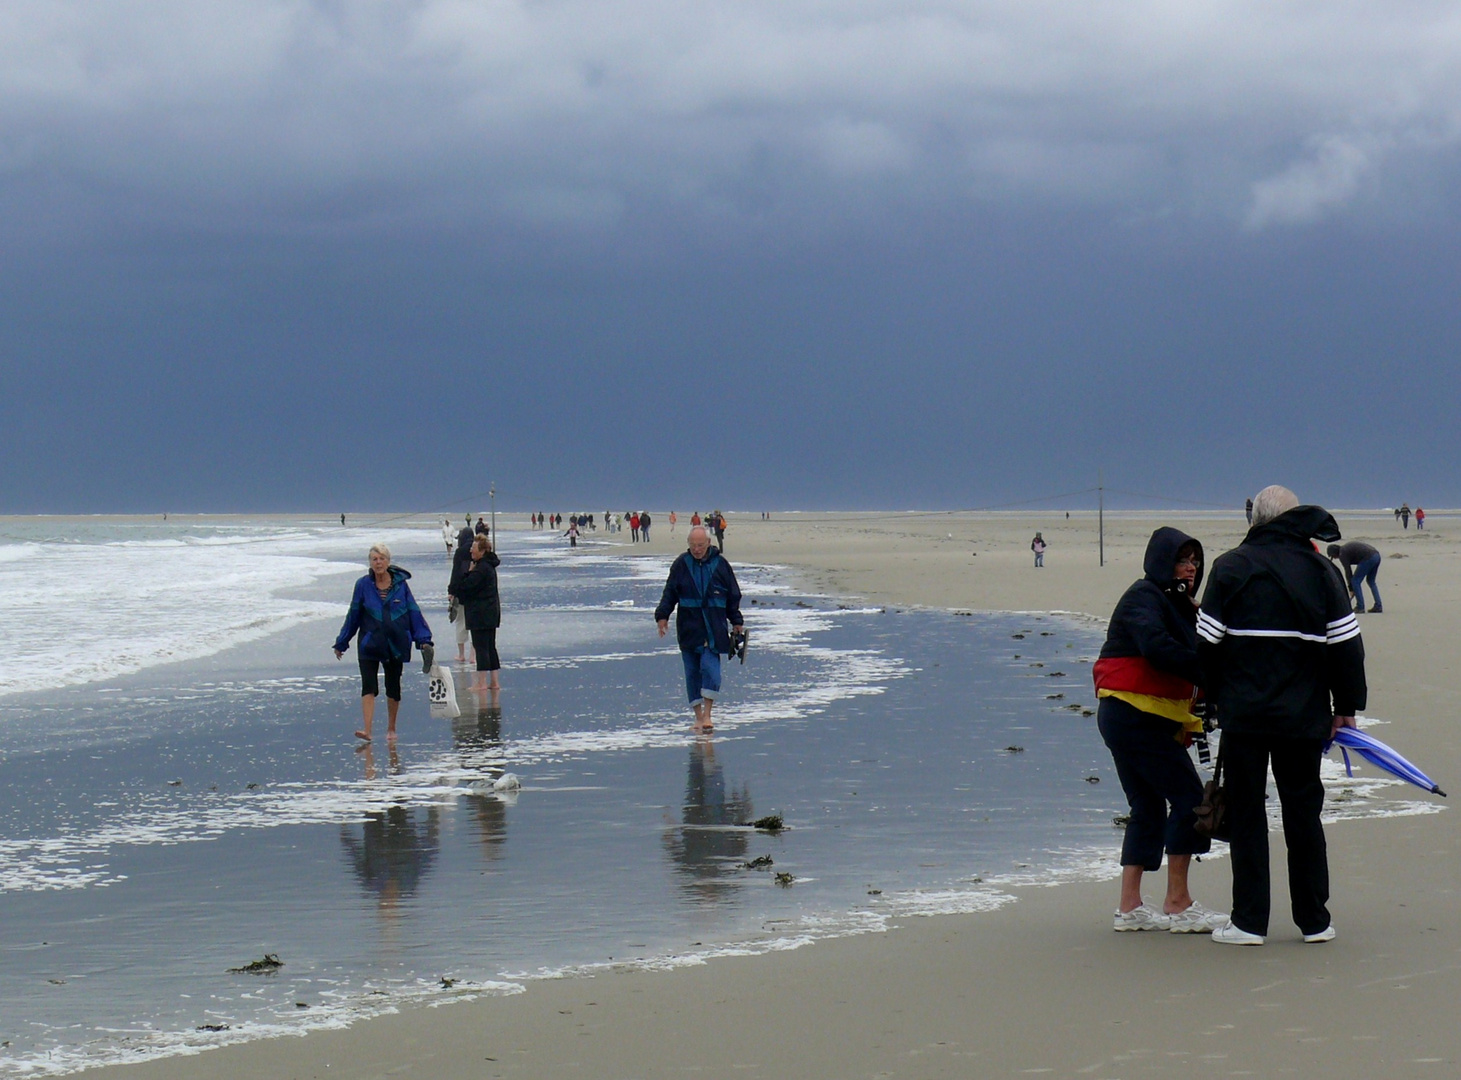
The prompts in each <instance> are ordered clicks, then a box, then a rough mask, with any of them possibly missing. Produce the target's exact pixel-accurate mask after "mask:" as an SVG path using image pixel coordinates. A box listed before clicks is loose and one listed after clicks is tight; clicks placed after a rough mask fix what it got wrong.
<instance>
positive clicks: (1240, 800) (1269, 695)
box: [1197, 485, 1366, 945]
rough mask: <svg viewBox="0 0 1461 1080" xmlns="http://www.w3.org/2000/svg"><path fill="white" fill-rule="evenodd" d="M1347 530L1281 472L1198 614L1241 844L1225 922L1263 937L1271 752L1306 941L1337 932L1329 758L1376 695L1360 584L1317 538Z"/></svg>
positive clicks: (1226, 937) (1250, 938) (1236, 934)
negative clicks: (1358, 600)
mask: <svg viewBox="0 0 1461 1080" xmlns="http://www.w3.org/2000/svg"><path fill="white" fill-rule="evenodd" d="M1339 539H1340V535H1339V526H1338V525H1336V524H1335V521H1334V518H1333V517H1332V516H1331V515H1330V514H1329V512H1328V511H1326V510H1325V509H1324V508H1323V507H1322V506H1300V505H1299V500H1298V498H1297V496H1295V495H1294V493H1293V492H1292V491H1290V490H1288V489H1287V488H1284V487H1279V486H1278V485H1274V486H1272V487H1267V488H1264V489H1263V490H1262V491H1260V492H1259V493H1258V495H1257V496H1256V497H1255V498H1254V500H1253V527H1252V528H1251V529H1249V530H1248V535H1247V536H1246V537H1244V539H1243V542H1242V543H1241V544H1239V545H1238V547H1236V548H1234V549H1233V550H1232V551H1229V552H1227V553H1226V554H1224V555H1223V556H1222V557H1221V558H1219V559H1218V560H1217V562H1216V563H1215V564H1214V565H1213V568H1212V577H1211V579H1210V580H1209V581H1208V584H1207V591H1206V592H1205V593H1203V597H1202V610H1201V611H1200V612H1199V613H1198V616H1197V633H1198V637H1199V639H1200V643H1199V654H1200V657H1201V660H1202V667H1203V676H1204V681H1203V685H1204V687H1205V689H1206V691H1207V693H1208V695H1209V697H1210V698H1211V699H1212V701H1213V702H1214V704H1215V705H1216V707H1217V714H1218V722H1219V723H1220V725H1221V727H1222V746H1221V751H1220V752H1221V754H1222V760H1223V773H1224V776H1225V777H1226V785H1227V807H1228V820H1229V822H1230V826H1229V827H1230V830H1231V835H1232V839H1231V847H1230V850H1231V853H1232V858H1233V917H1232V920H1231V922H1230V923H1229V925H1228V926H1226V927H1223V928H1221V929H1219V930H1218V931H1217V932H1215V933H1214V934H1213V940H1215V941H1219V942H1222V943H1223V944H1227V945H1262V944H1263V939H1264V936H1265V935H1266V934H1267V933H1268V917H1269V902H1270V901H1269V878H1268V813H1267V810H1266V808H1265V806H1264V799H1265V797H1266V793H1267V787H1268V773H1269V769H1270V766H1271V767H1272V770H1273V780H1274V785H1275V786H1276V787H1277V789H1278V799H1279V803H1280V805H1281V806H1282V808H1283V834H1284V843H1285V846H1286V847H1287V848H1288V874H1289V899H1290V903H1291V905H1292V912H1293V918H1294V922H1295V923H1296V924H1297V925H1298V927H1299V930H1300V932H1301V933H1302V934H1303V937H1304V940H1305V941H1306V942H1324V941H1331V940H1333V938H1334V926H1333V924H1332V923H1331V922H1330V920H1329V908H1328V904H1329V857H1328V851H1327V848H1326V846H1325V839H1324V826H1323V825H1322V824H1321V823H1320V820H1319V814H1320V812H1321V811H1322V810H1323V808H1324V785H1323V783H1322V782H1321V781H1320V779H1319V759H1320V757H1321V756H1322V755H1323V753H1324V744H1325V741H1326V740H1328V739H1330V738H1332V737H1333V734H1334V732H1336V731H1337V730H1339V728H1341V727H1354V726H1355V721H1354V716H1355V713H1356V712H1357V711H1359V710H1360V709H1363V708H1364V707H1365V693H1366V688H1365V647H1364V644H1363V642H1362V641H1361V640H1360V624H1359V620H1358V619H1356V618H1355V614H1354V611H1353V610H1351V608H1350V606H1349V590H1348V589H1347V588H1346V587H1345V584H1344V579H1343V578H1341V577H1340V575H1339V571H1338V570H1336V569H1335V567H1334V564H1333V563H1331V562H1330V561H1329V560H1328V559H1326V558H1325V557H1324V556H1323V555H1321V554H1319V552H1318V551H1317V550H1315V547H1314V541H1315V540H1321V541H1324V542H1326V543H1332V542H1334V541H1337V540H1339Z"/></svg>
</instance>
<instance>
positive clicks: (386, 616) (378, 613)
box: [335, 544, 434, 742]
mask: <svg viewBox="0 0 1461 1080" xmlns="http://www.w3.org/2000/svg"><path fill="white" fill-rule="evenodd" d="M410 580H411V575H410V573H408V572H407V571H405V570H402V569H401V568H400V567H399V566H392V565H391V549H390V548H388V547H386V546H385V545H384V544H375V545H373V546H372V547H371V549H370V573H368V574H366V575H365V576H364V577H362V578H361V579H360V580H359V581H357V582H356V583H355V593H354V595H352V596H351V597H350V610H349V612H347V613H346V615H345V623H344V625H343V626H341V627H340V634H339V636H338V637H336V638H335V659H336V660H338V659H340V658H341V657H342V656H344V655H345V650H346V649H348V648H350V639H351V638H352V637H354V636H355V633H356V631H359V632H360V640H359V641H358V642H356V645H355V650H356V652H357V653H358V654H359V657H360V684H361V687H360V718H361V723H360V730H359V731H357V732H356V733H355V737H356V738H357V739H363V740H364V741H366V742H370V727H371V722H372V721H373V720H374V719H375V699H376V698H377V697H378V696H379V695H380V681H379V680H380V670H381V668H382V667H384V668H385V673H386V708H387V711H388V715H389V719H388V721H387V723H386V738H387V739H395V737H396V713H397V712H398V711H399V709H400V707H401V669H402V668H403V667H404V666H405V665H406V664H408V663H410V662H411V644H412V642H414V643H415V644H417V645H419V646H421V652H422V654H423V655H424V656H425V657H426V660H427V663H428V664H429V663H430V662H431V659H432V653H433V651H434V650H433V648H432V644H431V627H429V626H427V625H426V620H425V619H424V618H422V617H421V609H420V608H419V607H417V606H416V598H415V597H414V596H412V595H411V586H409V585H407V584H406V582H408V581H410Z"/></svg>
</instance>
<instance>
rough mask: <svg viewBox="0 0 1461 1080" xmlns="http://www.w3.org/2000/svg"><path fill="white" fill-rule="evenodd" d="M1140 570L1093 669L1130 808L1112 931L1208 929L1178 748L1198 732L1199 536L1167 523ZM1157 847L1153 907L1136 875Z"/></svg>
mask: <svg viewBox="0 0 1461 1080" xmlns="http://www.w3.org/2000/svg"><path fill="white" fill-rule="evenodd" d="M1143 569H1144V571H1145V573H1146V576H1145V577H1143V578H1142V579H1141V580H1140V581H1138V582H1136V583H1134V584H1133V585H1132V586H1131V588H1129V589H1127V590H1126V593H1125V594H1124V595H1123V596H1122V597H1121V600H1120V602H1119V603H1118V604H1117V605H1116V610H1115V612H1113V613H1112V615H1111V623H1110V626H1109V628H1108V630H1107V633H1106V643H1105V644H1104V645H1103V646H1102V647H1101V655H1100V657H1099V658H1098V659H1097V661H1096V664H1095V668H1094V671H1093V675H1094V678H1095V683H1096V696H1097V698H1098V699H1099V701H1100V704H1099V705H1098V706H1097V713H1096V723H1097V726H1098V727H1099V728H1100V731H1101V738H1102V739H1103V740H1105V743H1106V746H1107V747H1108V748H1109V749H1110V751H1111V757H1112V759H1113V760H1114V761H1115V764H1116V775H1117V776H1118V777H1120V779H1121V787H1122V789H1123V790H1124V791H1125V792H1126V800H1127V802H1128V803H1129V804H1130V806H1131V816H1130V818H1129V819H1128V821H1127V824H1126V836H1125V838H1124V839H1123V841H1122V844H1121V902H1120V905H1119V906H1118V907H1117V909H1116V915H1115V919H1114V926H1115V928H1116V929H1117V930H1123V931H1124V930H1170V931H1172V932H1173V933H1179V934H1181V933H1188V934H1195V933H1211V932H1212V931H1213V930H1214V929H1215V928H1217V927H1220V926H1222V925H1223V924H1224V923H1225V922H1226V921H1227V916H1226V915H1224V914H1222V913H1220V912H1216V911H1211V910H1209V909H1208V908H1205V907H1203V906H1202V905H1201V904H1198V903H1197V902H1195V901H1194V900H1193V899H1192V893H1191V892H1190V891H1189V889H1188V884H1187V875H1188V870H1189V869H1190V867H1191V863H1192V856H1193V855H1200V854H1203V853H1204V852H1206V851H1207V850H1208V848H1209V847H1210V846H1211V841H1210V840H1208V838H1207V837H1205V836H1202V835H1200V834H1199V833H1197V831H1196V830H1195V829H1194V827H1193V826H1194V825H1195V824H1196V817H1195V816H1194V814H1193V812H1192V811H1193V808H1194V807H1195V806H1197V804H1198V803H1199V802H1201V801H1202V781H1201V780H1199V779H1198V776H1197V769H1196V767H1195V766H1194V765H1193V764H1192V758H1191V756H1190V755H1189V754H1188V753H1187V749H1186V747H1187V743H1188V741H1189V738H1188V733H1189V732H1192V731H1201V729H1202V722H1201V721H1200V720H1198V719H1197V717H1196V716H1194V715H1193V714H1192V701H1193V698H1194V696H1195V694H1196V692H1197V688H1196V683H1197V682H1198V681H1199V671H1200V668H1199V666H1198V659H1197V630H1196V624H1197V606H1196V601H1195V599H1194V593H1195V592H1196V590H1197V586H1198V584H1199V583H1200V582H1201V581H1202V545H1201V544H1200V543H1198V542H1197V541H1196V540H1194V539H1193V538H1192V537H1190V536H1188V535H1187V534H1186V533H1183V532H1180V531H1178V530H1177V529H1173V528H1166V527H1164V528H1160V529H1158V530H1157V531H1156V532H1154V533H1152V537H1151V540H1149V541H1148V542H1147V548H1146V559H1145V562H1144V564H1143ZM1163 850H1165V851H1166V854H1167V895H1166V899H1165V901H1164V902H1163V904H1162V907H1161V908H1160V909H1158V908H1155V907H1152V906H1150V905H1148V904H1146V903H1145V902H1143V900H1142V896H1141V879H1142V874H1143V873H1145V872H1146V871H1148V870H1157V869H1159V868H1160V867H1161V865H1162V852H1163Z"/></svg>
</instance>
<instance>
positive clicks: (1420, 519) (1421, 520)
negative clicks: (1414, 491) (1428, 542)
mask: <svg viewBox="0 0 1461 1080" xmlns="http://www.w3.org/2000/svg"><path fill="white" fill-rule="evenodd" d="M1424 528H1425V511H1424V510H1422V509H1421V508H1420V507H1418V506H1417V507H1416V508H1415V531H1416V532H1420V531H1421V530H1422V529H1424Z"/></svg>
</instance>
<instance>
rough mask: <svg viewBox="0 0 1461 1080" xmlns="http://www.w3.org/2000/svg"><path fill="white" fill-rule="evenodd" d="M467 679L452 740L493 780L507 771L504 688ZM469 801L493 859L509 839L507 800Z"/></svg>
mask: <svg viewBox="0 0 1461 1080" xmlns="http://www.w3.org/2000/svg"><path fill="white" fill-rule="evenodd" d="M466 682H467V680H465V679H463V680H462V683H463V685H462V686H461V687H459V688H458V690H457V704H458V705H460V706H461V709H462V714H461V715H460V716H458V717H457V718H456V719H455V720H453V721H452V722H451V733H452V742H453V744H454V745H455V746H456V749H457V753H458V755H459V756H460V757H461V760H462V764H463V765H464V766H466V767H467V768H468V769H472V770H475V771H478V772H480V773H481V775H482V776H483V777H485V778H486V780H487V782H488V783H489V784H490V783H491V782H492V781H493V780H495V779H497V778H498V777H499V776H501V775H502V773H503V757H502V702H501V691H498V690H473V689H471V688H469V687H468V686H466V685H465V684H466ZM466 804H467V806H468V808H469V809H470V811H471V814H472V820H473V821H474V822H475V823H476V826H477V833H478V835H479V837H480V838H481V841H482V850H483V852H484V853H485V854H486V856H487V859H488V861H489V862H491V861H495V860H497V859H498V858H500V857H501V855H502V844H503V841H504V840H506V839H507V804H506V803H504V802H503V801H502V800H501V799H499V798H497V797H496V796H493V795H485V794H484V795H477V794H474V795H468V796H467V798H466Z"/></svg>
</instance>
